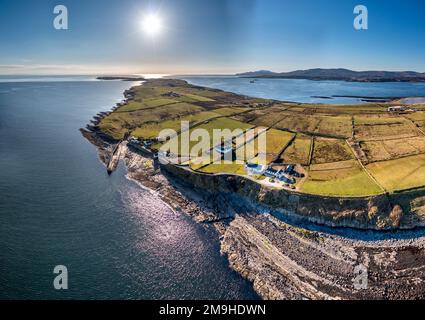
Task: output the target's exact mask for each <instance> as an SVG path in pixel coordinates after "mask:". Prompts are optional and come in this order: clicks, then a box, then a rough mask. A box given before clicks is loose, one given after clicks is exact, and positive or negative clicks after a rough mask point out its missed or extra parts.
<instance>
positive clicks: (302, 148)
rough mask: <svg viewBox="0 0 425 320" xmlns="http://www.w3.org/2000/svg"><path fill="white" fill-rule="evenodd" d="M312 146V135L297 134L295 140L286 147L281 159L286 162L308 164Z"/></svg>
mask: <svg viewBox="0 0 425 320" xmlns="http://www.w3.org/2000/svg"><path fill="white" fill-rule="evenodd" d="M310 148H311V137H309V136H307V135H304V134H297V136H296V138H295V140H294V141H293V142H292V143H291V144H290V145H289V146H288V148H286V150H285V152H284V153H283V155H282V157H281V159H282V161H283V162H284V163H289V164H302V165H308V164H309V159H310Z"/></svg>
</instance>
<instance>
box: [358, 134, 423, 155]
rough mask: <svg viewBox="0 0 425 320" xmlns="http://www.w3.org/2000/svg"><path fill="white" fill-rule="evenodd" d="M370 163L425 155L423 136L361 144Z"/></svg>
mask: <svg viewBox="0 0 425 320" xmlns="http://www.w3.org/2000/svg"><path fill="white" fill-rule="evenodd" d="M361 146H362V149H363V150H364V151H365V153H366V155H367V157H368V159H369V160H370V161H383V160H390V159H396V158H400V157H404V156H408V155H415V154H420V153H425V136H420V137H413V138H405V139H393V140H381V141H366V142H363V143H362V144H361Z"/></svg>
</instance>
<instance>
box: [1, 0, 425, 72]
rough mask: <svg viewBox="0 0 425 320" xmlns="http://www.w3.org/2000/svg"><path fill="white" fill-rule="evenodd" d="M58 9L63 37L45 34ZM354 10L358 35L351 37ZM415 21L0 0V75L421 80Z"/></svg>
mask: <svg viewBox="0 0 425 320" xmlns="http://www.w3.org/2000/svg"><path fill="white" fill-rule="evenodd" d="M58 4H62V5H65V6H66V7H67V8H68V14H69V30H56V29H54V28H53V20H54V18H55V15H54V14H53V8H54V7H55V6H56V5H58ZM358 4H362V5H365V6H367V8H368V11H369V29H368V30H363V31H357V30H355V29H354V28H353V20H354V17H355V16H354V14H353V9H354V7H355V6H356V5H358ZM423 12H425V2H424V1H423V0H407V1H402V0H389V1H385V2H383V1H380V0H362V1H359V0H345V1H334V0H317V1H311V0H299V1H296V2H295V3H294V1H289V0H208V1H204V0H178V1H176V0H155V1H154V0H122V1H116V0H103V1H98V0H43V1H31V0H3V1H2V2H1V4H0V30H1V32H0V47H1V50H0V74H1V75H8V74H9V75H19V74H21V75H24V74H25V75H27V74H39V75H42V74H45V75H53V74H61V75H63V74H81V75H82V74H110V75H112V74H150V73H154V74H233V73H237V72H246V71H254V70H261V69H266V70H272V71H276V72H283V71H292V70H296V69H309V68H319V67H320V68H348V69H353V70H359V71H360V70H388V71H406V70H412V71H418V72H425V60H424V59H423V52H425V41H423V38H424V36H425V20H424V19H423ZM152 14H155V15H157V16H158V17H159V18H160V22H161V26H160V28H159V26H158V25H154V26H152V25H151V26H149V25H148V26H146V22H144V21H143V17H145V16H146V15H152ZM151 18H152V17H151ZM151 20H152V19H151ZM152 21H154V22H155V23H158V21H156V20H155V19H154V20H152ZM151 24H152V23H151ZM143 25H144V27H142V26H143ZM152 27H155V29H152ZM143 28H145V29H146V28H148V29H149V28H151V30H150V31H155V32H151V34H147V33H146V32H144V31H146V30H143Z"/></svg>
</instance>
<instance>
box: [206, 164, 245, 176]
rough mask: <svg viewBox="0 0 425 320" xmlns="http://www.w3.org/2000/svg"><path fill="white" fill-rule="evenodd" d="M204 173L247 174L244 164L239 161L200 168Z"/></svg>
mask: <svg viewBox="0 0 425 320" xmlns="http://www.w3.org/2000/svg"><path fill="white" fill-rule="evenodd" d="M198 171H199V172H204V173H234V174H242V175H243V174H246V171H245V169H244V166H243V165H242V164H237V163H229V164H210V165H208V166H206V167H203V168H201V169H199V170H198Z"/></svg>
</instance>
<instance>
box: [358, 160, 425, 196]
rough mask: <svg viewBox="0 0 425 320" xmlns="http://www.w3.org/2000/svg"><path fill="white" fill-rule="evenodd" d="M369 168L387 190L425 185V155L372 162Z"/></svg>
mask: <svg viewBox="0 0 425 320" xmlns="http://www.w3.org/2000/svg"><path fill="white" fill-rule="evenodd" d="M366 168H367V170H369V172H370V173H371V174H372V175H373V176H374V177H375V179H376V180H377V181H378V182H379V184H381V185H382V186H383V187H384V188H385V189H386V190H389V191H392V190H403V189H410V188H416V187H421V186H425V155H423V154H422V155H417V156H410V157H405V158H401V159H395V160H388V161H381V162H375V163H371V164H369V165H367V166H366Z"/></svg>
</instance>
